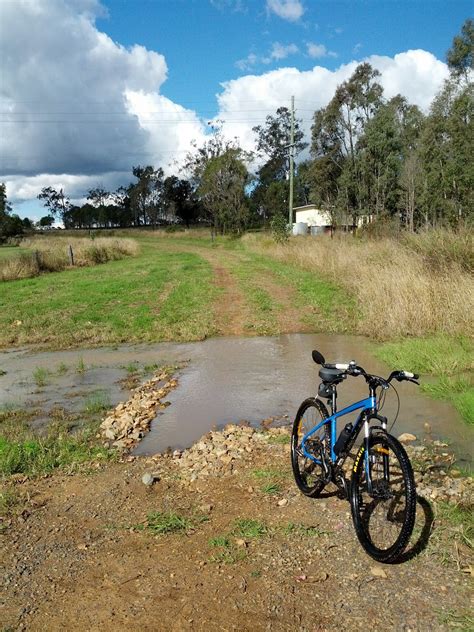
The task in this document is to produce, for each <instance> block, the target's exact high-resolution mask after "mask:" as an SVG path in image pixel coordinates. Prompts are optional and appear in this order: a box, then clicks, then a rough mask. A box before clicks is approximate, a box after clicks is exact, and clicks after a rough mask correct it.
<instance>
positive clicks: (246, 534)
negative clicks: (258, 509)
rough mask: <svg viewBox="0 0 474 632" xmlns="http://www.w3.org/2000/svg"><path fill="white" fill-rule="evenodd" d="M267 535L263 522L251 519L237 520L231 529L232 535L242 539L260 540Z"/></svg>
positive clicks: (266, 528)
mask: <svg viewBox="0 0 474 632" xmlns="http://www.w3.org/2000/svg"><path fill="white" fill-rule="evenodd" d="M267 533H268V527H267V525H266V524H265V522H263V521H261V520H252V519H251V518H238V519H237V520H236V521H235V522H234V527H233V529H232V535H234V536H236V537H238V538H243V539H252V538H261V537H263V536H264V535H267Z"/></svg>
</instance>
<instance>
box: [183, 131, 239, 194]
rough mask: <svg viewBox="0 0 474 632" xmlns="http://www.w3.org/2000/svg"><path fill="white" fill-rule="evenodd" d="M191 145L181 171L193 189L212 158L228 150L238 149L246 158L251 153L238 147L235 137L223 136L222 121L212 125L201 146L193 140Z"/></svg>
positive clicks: (197, 184)
mask: <svg viewBox="0 0 474 632" xmlns="http://www.w3.org/2000/svg"><path fill="white" fill-rule="evenodd" d="M192 145H193V150H191V151H190V152H188V153H187V154H186V158H185V160H184V165H183V167H182V169H181V171H182V172H183V173H184V174H185V175H186V176H187V179H188V180H189V182H190V183H191V186H192V187H193V189H194V190H196V189H197V188H198V187H199V185H200V183H201V178H202V177H203V174H204V171H205V169H206V167H207V165H208V163H209V162H210V161H211V160H212V159H214V158H218V157H219V156H223V155H224V154H225V153H226V152H227V151H229V150H236V151H239V152H240V154H241V156H242V158H244V159H246V160H250V158H251V154H249V153H245V152H243V151H242V150H241V149H240V147H239V145H238V142H237V140H236V139H235V138H234V139H233V140H228V139H226V138H224V135H223V133H222V121H216V123H215V125H213V127H212V135H211V136H210V137H209V139H208V140H206V141H205V143H204V144H203V145H202V146H201V147H198V146H197V144H196V142H195V141H193V143H192Z"/></svg>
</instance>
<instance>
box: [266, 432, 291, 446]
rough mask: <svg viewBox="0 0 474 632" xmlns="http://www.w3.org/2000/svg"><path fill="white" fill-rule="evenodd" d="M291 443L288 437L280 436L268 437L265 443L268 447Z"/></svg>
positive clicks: (285, 435)
mask: <svg viewBox="0 0 474 632" xmlns="http://www.w3.org/2000/svg"><path fill="white" fill-rule="evenodd" d="M290 441H291V437H290V435H287V434H281V435H269V437H268V438H267V442H268V443H269V444H270V445H288V444H289V443H290Z"/></svg>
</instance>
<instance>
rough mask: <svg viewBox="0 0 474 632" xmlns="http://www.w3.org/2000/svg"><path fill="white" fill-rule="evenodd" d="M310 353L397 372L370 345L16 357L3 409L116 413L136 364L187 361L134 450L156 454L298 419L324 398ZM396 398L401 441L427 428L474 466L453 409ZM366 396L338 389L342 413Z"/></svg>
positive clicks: (348, 384) (331, 342)
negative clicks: (231, 426) (229, 431)
mask: <svg viewBox="0 0 474 632" xmlns="http://www.w3.org/2000/svg"><path fill="white" fill-rule="evenodd" d="M312 349H319V350H320V351H321V352H322V353H323V354H324V355H325V356H326V359H327V360H328V361H341V362H344V361H349V360H356V361H357V362H358V363H359V364H360V365H362V366H364V368H366V370H368V371H369V372H372V373H378V374H381V375H387V374H388V373H389V369H388V368H387V367H385V366H384V365H383V364H381V363H380V362H378V361H377V360H375V359H374V357H373V356H372V355H371V353H370V349H369V343H368V342H367V341H366V340H364V339H363V338H359V337H352V336H338V335H331V336H326V335H321V334H286V335H281V336H276V337H265V338H263V337H262V338H213V339H209V340H206V341H204V342H198V343H187V344H175V343H160V344H150V345H144V344H141V345H134V346H120V347H115V348H112V347H111V348H98V349H89V350H88V349H82V350H80V351H77V350H74V351H60V352H47V353H31V352H29V351H28V350H13V351H6V352H2V353H0V370H3V371H6V374H5V375H2V376H0V405H3V406H5V405H7V406H14V407H18V406H28V407H30V408H36V409H38V411H39V412H38V417H37V423H41V422H42V420H44V419H46V416H47V414H48V411H50V410H51V409H52V408H54V407H63V408H65V409H67V410H70V411H71V412H80V410H82V409H84V406H85V405H87V402H91V401H92V402H94V398H95V400H96V401H97V400H99V401H103V402H106V403H109V404H110V405H114V404H116V403H118V402H119V401H122V400H124V399H127V396H128V392H127V389H125V390H124V388H123V383H120V381H121V380H123V379H124V378H127V376H128V377H129V376H130V375H133V371H132V369H133V366H134V365H135V366H136V368H137V371H138V374H139V375H142V376H145V375H146V373H147V371H148V372H149V371H150V370H152V367H153V366H156V365H160V366H162V365H163V364H182V363H186V362H187V366H186V367H185V368H184V369H181V371H180V378H179V386H178V388H177V389H176V390H175V391H173V392H172V393H171V394H170V395H169V397H168V399H169V401H170V402H171V403H172V405H171V406H169V407H168V408H167V409H166V410H164V411H163V412H162V413H160V415H159V416H158V418H157V419H156V420H155V422H154V423H153V424H152V428H151V431H150V433H149V434H148V435H147V436H146V437H145V439H144V440H143V441H142V442H141V444H140V445H139V446H138V448H137V450H136V452H137V453H139V454H154V453H156V452H161V451H163V450H165V449H166V448H167V447H172V448H184V447H187V446H189V445H191V444H192V443H193V442H194V441H196V440H197V439H198V438H199V437H201V436H202V435H203V434H204V433H206V432H207V431H208V430H209V429H211V428H212V427H221V426H223V425H224V424H226V423H228V422H239V421H247V422H249V423H251V424H254V425H257V424H260V423H261V421H262V420H263V419H267V420H268V419H269V418H274V419H275V421H274V422H273V423H275V424H278V423H281V422H282V421H288V418H290V419H292V418H293V417H294V415H295V412H296V410H297V408H298V406H299V404H300V402H301V401H302V400H303V399H305V398H306V397H308V396H311V395H315V394H316V392H317V385H318V367H317V366H316V365H315V364H314V363H313V361H312V359H311V350H312ZM390 368H399V369H407V370H409V369H410V367H390ZM41 378H43V379H41ZM38 382H39V383H38ZM42 382H44V383H42ZM397 389H398V391H399V394H400V398H401V410H400V414H399V417H398V420H397V422H396V426H395V429H394V434H396V435H398V434H400V433H401V432H412V433H414V434H415V435H417V436H418V437H419V438H421V437H423V436H424V435H425V428H424V426H425V424H426V423H427V424H429V425H430V426H431V428H432V436H433V438H441V439H447V440H449V442H450V444H451V447H452V448H453V449H454V451H455V452H456V453H457V454H458V456H459V457H460V458H461V459H462V460H464V461H472V445H473V439H474V430H473V429H472V428H469V427H468V426H467V425H466V424H465V423H463V421H462V420H461V418H460V417H459V415H458V414H457V413H456V411H455V409H454V408H453V407H452V406H451V405H449V404H446V403H443V402H439V401H435V400H432V399H430V398H428V397H426V396H424V395H422V394H421V393H420V392H419V390H418V387H416V386H415V385H413V384H409V383H406V384H400V385H398V384H397ZM366 395H367V387H366V384H365V382H364V380H363V378H348V379H347V380H346V381H345V382H344V383H343V384H342V385H341V386H340V387H339V401H338V403H339V407H340V408H342V407H343V406H344V405H345V404H349V403H351V402H353V401H355V400H356V399H362V398H364V397H366ZM396 410H397V399H396V396H395V394H394V393H393V391H390V392H389V394H388V396H387V401H386V404H385V407H384V410H383V414H385V415H387V416H388V417H389V420H390V419H393V417H394V415H395V413H396ZM285 415H287V416H288V417H285ZM349 420H350V418H347V421H349Z"/></svg>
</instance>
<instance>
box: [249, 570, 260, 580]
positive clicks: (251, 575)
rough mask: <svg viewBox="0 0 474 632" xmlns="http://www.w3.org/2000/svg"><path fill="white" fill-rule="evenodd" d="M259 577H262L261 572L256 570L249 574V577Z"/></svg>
mask: <svg viewBox="0 0 474 632" xmlns="http://www.w3.org/2000/svg"><path fill="white" fill-rule="evenodd" d="M261 576H262V571H260V570H258V569H257V570H255V571H252V572H251V573H250V577H254V578H257V577H261Z"/></svg>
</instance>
